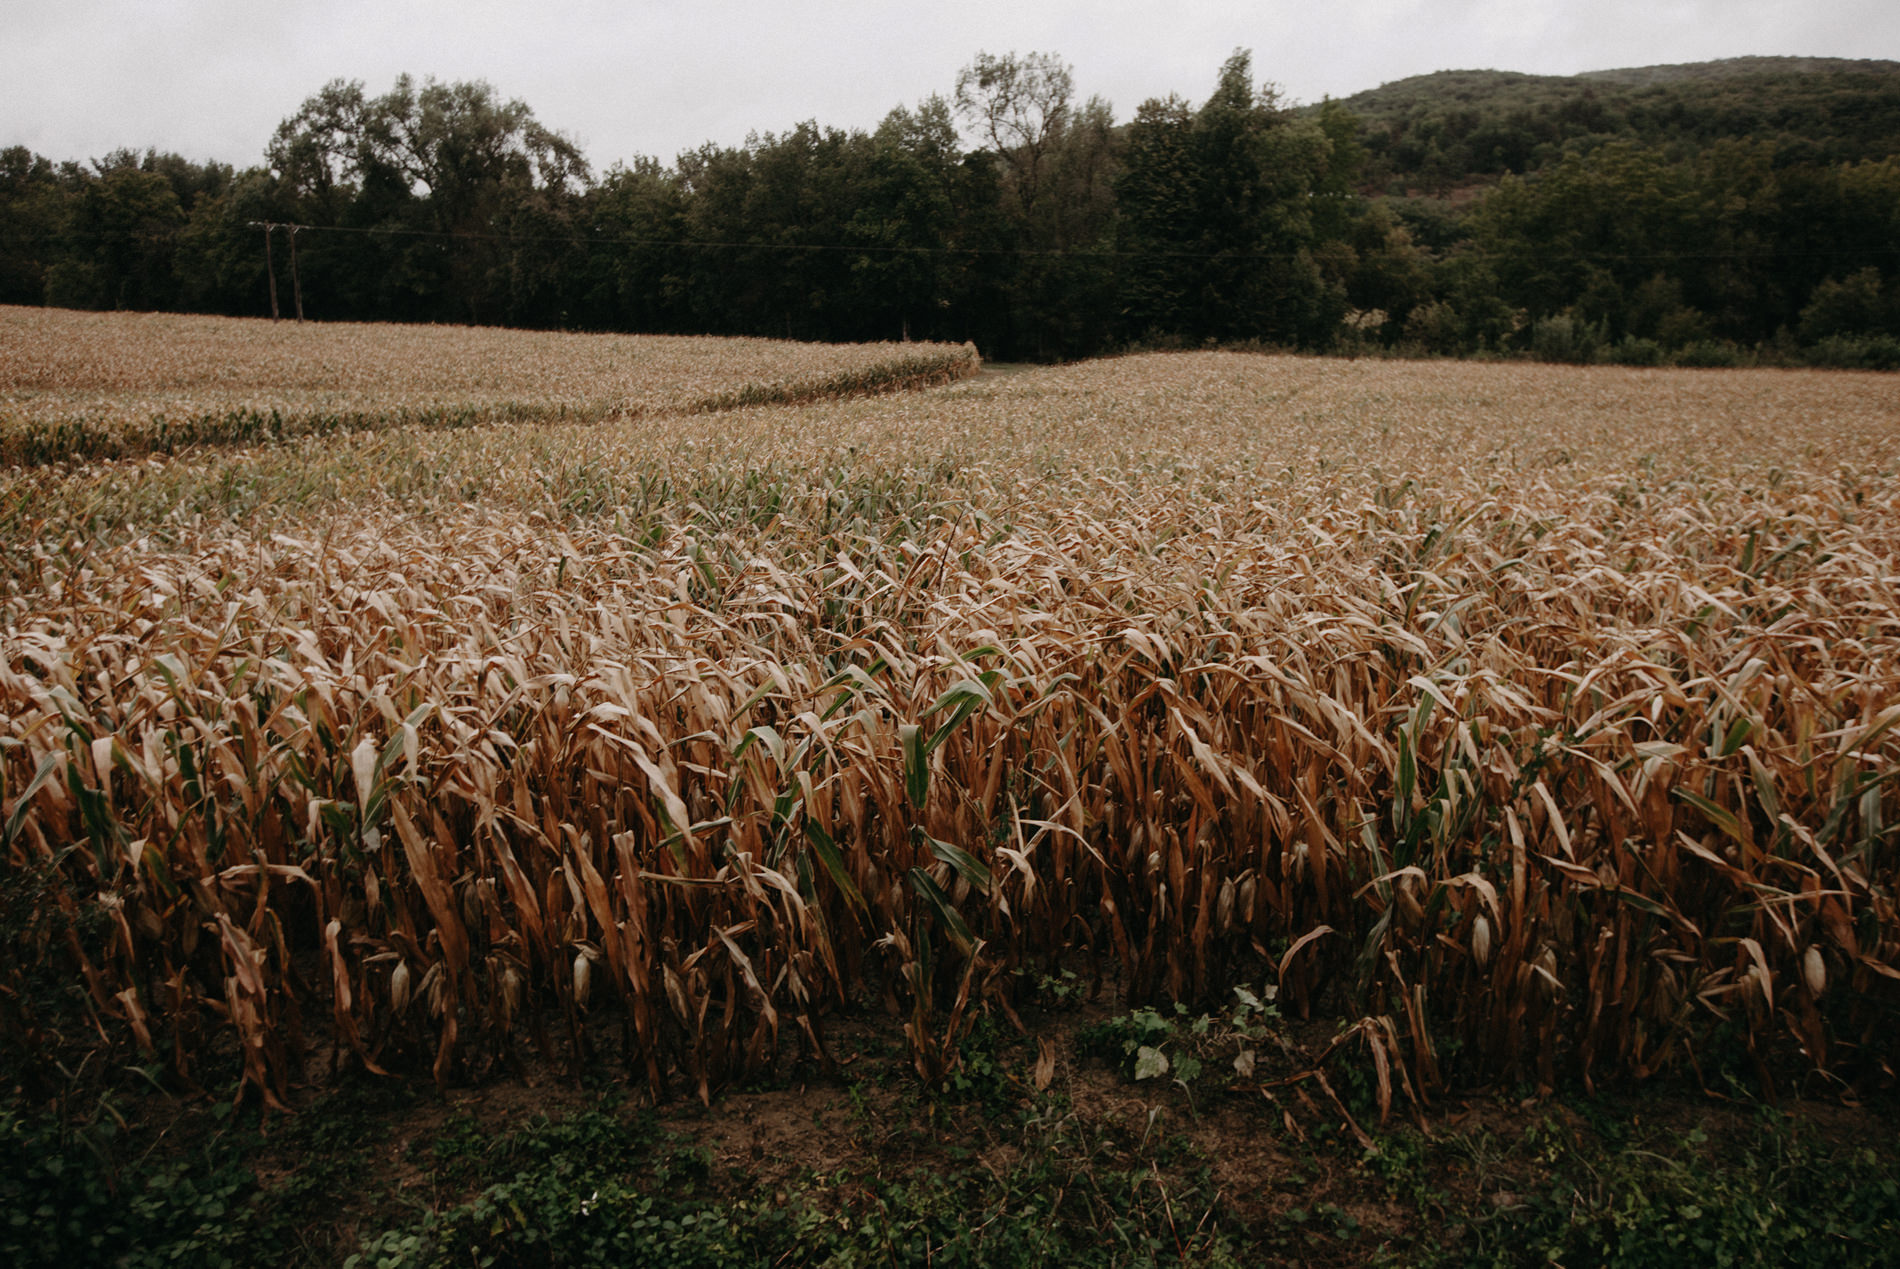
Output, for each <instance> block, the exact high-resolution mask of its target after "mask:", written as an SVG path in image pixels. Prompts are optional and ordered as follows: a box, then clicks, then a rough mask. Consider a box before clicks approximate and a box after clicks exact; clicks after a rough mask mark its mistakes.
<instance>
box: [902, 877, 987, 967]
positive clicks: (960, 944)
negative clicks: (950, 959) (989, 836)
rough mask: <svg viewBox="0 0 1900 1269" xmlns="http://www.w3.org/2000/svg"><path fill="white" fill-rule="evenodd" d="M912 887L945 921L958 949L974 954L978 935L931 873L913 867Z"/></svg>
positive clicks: (966, 954)
mask: <svg viewBox="0 0 1900 1269" xmlns="http://www.w3.org/2000/svg"><path fill="white" fill-rule="evenodd" d="M910 887H911V889H913V890H915V891H916V892H917V894H918V897H919V898H921V899H922V900H923V901H924V902H925V903H926V904H928V905H929V906H930V908H931V910H932V911H934V912H935V913H936V914H937V919H938V920H939V921H941V922H943V928H944V933H946V934H948V935H949V936H950V941H951V942H952V943H955V944H956V945H957V950H958V951H960V952H962V953H963V954H964V955H965V956H969V955H970V954H972V953H973V952H974V951H975V949H976V937H975V936H974V935H972V934H971V933H970V927H969V926H967V925H965V924H964V923H963V918H962V916H960V915H959V914H958V913H957V909H956V905H954V904H952V903H951V902H950V896H949V895H947V894H945V893H944V892H943V889H942V888H941V887H940V886H938V885H937V883H936V882H934V881H932V880H931V879H930V874H929V873H927V872H925V871H924V870H923V869H921V868H913V869H911V870H910Z"/></svg>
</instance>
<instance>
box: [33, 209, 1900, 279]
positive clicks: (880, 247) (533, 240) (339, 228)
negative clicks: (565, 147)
mask: <svg viewBox="0 0 1900 1269" xmlns="http://www.w3.org/2000/svg"><path fill="white" fill-rule="evenodd" d="M245 223H246V224H247V225H248V226H250V227H252V228H261V227H265V226H266V225H268V226H269V227H271V228H275V229H284V230H287V231H289V232H290V233H291V235H292V250H293V272H294V258H295V257H294V252H295V234H297V233H317V234H354V235H358V236H363V237H400V238H435V239H444V240H447V241H449V242H488V243H500V244H505V245H512V244H520V245H530V244H532V245H556V246H571V247H664V248H676V249H680V250H710V251H768V252H796V251H806V252H835V253H843V254H850V255H926V256H1032V257H1048V258H1063V259H1081V260H1146V259H1182V260H1296V259H1299V258H1300V256H1301V254H1302V253H1301V252H1297V251H1246V250H1236V249H1231V248H1229V249H1220V250H1212V251H1188V250H1182V249H1178V248H1146V249H1141V250H1116V249H1108V248H1064V247H981V246H924V245H914V244H890V243H848V242H740V241H730V240H722V239H704V238H639V237H631V236H626V235H618V234H615V235H600V234H594V235H585V234H509V233H494V232H484V231H480V230H459V229H457V230H450V229H417V228H413V227H410V226H406V225H304V224H295V223H290V222H284V221H277V222H266V221H256V220H253V221H247V222H245ZM129 236H131V235H130V234H114V233H108V232H95V233H85V232H78V233H71V234H38V235H19V236H7V237H4V238H0V242H8V243H18V242H66V241H72V240H74V239H86V238H95V239H97V238H118V237H129ZM1421 250H1422V251H1430V250H1431V249H1430V248H1421ZM1433 254H1437V255H1439V257H1440V258H1447V257H1450V256H1467V257H1469V256H1478V257H1483V258H1491V259H1515V260H1606V261H1607V260H1624V261H1651V260H1776V259H1860V258H1864V257H1868V256H1892V255H1900V247H1852V248H1814V249H1805V250H1793V249H1787V248H1767V249H1756V250H1747V251H1736V250H1730V251H1538V250H1532V251H1516V250H1511V249H1487V248H1482V247H1475V246H1472V245H1470V244H1467V243H1459V244H1454V245H1453V246H1452V247H1451V248H1450V249H1449V250H1448V251H1445V252H1443V253H1433Z"/></svg>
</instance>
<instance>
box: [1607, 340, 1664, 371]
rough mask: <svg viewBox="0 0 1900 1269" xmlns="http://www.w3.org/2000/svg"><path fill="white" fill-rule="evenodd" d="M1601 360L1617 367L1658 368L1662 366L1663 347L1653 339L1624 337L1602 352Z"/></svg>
mask: <svg viewBox="0 0 1900 1269" xmlns="http://www.w3.org/2000/svg"><path fill="white" fill-rule="evenodd" d="M1603 360H1605V361H1608V362H1614V363H1615V364H1616V365H1619V366H1660V365H1662V364H1663V346H1662V345H1661V344H1659V343H1657V342H1656V341H1655V340H1653V339H1639V338H1637V337H1636V336H1634V335H1625V336H1624V337H1623V338H1622V339H1619V340H1618V341H1616V343H1614V344H1612V345H1611V346H1610V347H1608V348H1606V349H1604V350H1603Z"/></svg>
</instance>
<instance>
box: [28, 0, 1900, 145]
mask: <svg viewBox="0 0 1900 1269" xmlns="http://www.w3.org/2000/svg"><path fill="white" fill-rule="evenodd" d="M1235 48H1250V49H1252V50H1253V53H1254V67H1255V70H1256V72H1257V74H1258V76H1259V77H1260V78H1263V79H1269V80H1272V81H1274V82H1276V83H1277V84H1279V85H1280V86H1281V87H1282V89H1283V90H1284V91H1285V92H1286V93H1287V94H1288V95H1290V96H1291V97H1292V98H1293V99H1295V100H1297V101H1317V100H1319V98H1320V97H1321V96H1323V95H1327V94H1331V95H1332V96H1336V97H1341V96H1348V95H1350V94H1352V93H1354V92H1358V91H1359V90H1361V89H1365V88H1372V87H1375V86H1377V85H1378V84H1380V83H1383V82H1386V81H1388V80H1394V79H1402V78H1404V77H1406V76H1408V75H1417V74H1422V73H1425V72H1428V71H1434V70H1445V69H1454V68H1456V69H1462V68H1472V67H1488V68H1495V69H1500V70H1521V71H1533V72H1538V73H1542V74H1570V73H1574V72H1577V71H1584V70H1601V69H1608V68H1612V67H1620V66H1647V65H1653V64H1656V63H1662V62H1691V61H1704V60H1707V59H1711V58H1720V57H1737V56H1743V55H1747V54H1769V55H1778V54H1793V55H1804V56H1827V57H1869V58H1889V59H1900V0H1325V2H1321V0H1266V2H1262V3H1252V4H1247V3H1213V2H1211V0H1207V2H1204V0H1177V2H1176V3H1173V4H1160V3H1145V2H1144V3H1137V2H1135V0H975V2H971V3H947V2H944V0H937V2H934V3H933V2H930V0H924V2H923V3H917V2H915V0H913V2H909V3H895V2H893V0H833V2H830V3H813V2H811V0H699V2H697V3H688V2H686V0H620V2H618V3H616V2H614V0H542V2H540V3H535V4H528V3H519V2H517V0H0V66H4V67H5V68H6V70H5V73H4V75H0V146H6V145H25V146H28V147H30V148H31V149H33V150H36V151H38V152H39V153H41V154H45V155H48V156H49V157H52V158H55V159H66V158H75V159H89V158H95V157H99V156H102V155H104V154H106V153H107V152H109V151H111V150H113V149H116V148H118V147H121V146H130V147H134V148H137V149H144V148H146V147H148V146H156V147H157V148H159V149H161V150H174V151H177V152H179V153H181V154H183V155H185V156H186V157H187V158H191V159H195V160H200V161H202V160H205V159H218V160H222V161H224V162H228V163H234V164H237V165H238V166H240V167H242V166H246V165H249V164H252V163H257V162H260V161H261V159H262V156H263V152H264V147H265V145H266V143H267V142H268V141H269V139H270V134H271V132H272V130H273V129H274V128H275V127H276V126H277V123H278V122H279V121H280V120H282V119H283V118H284V117H285V116H287V115H290V114H293V113H294V112H295V111H296V109H297V107H298V105H299V104H300V103H301V102H302V101H303V99H304V98H306V97H308V96H309V95H310V94H312V93H314V92H315V91H316V90H317V89H318V88H320V87H322V86H323V84H324V83H325V82H327V81H329V80H331V79H338V78H341V79H360V80H362V81H364V83H365V85H366V86H367V87H368V89H369V90H370V91H371V92H372V93H379V92H382V91H385V90H386V89H387V88H388V87H389V85H390V83H391V82H392V81H393V80H394V79H395V77H396V76H397V75H398V74H400V73H402V72H404V71H408V72H410V73H411V74H413V75H415V76H417V77H418V78H422V77H425V76H435V77H436V78H438V79H445V80H448V79H485V80H487V81H488V82H489V83H491V84H493V85H494V86H495V88H496V89H497V90H498V91H499V92H500V93H501V94H502V95H503V96H504V97H518V98H520V99H522V100H523V101H526V102H527V103H528V104H529V105H530V106H531V107H532V108H533V109H534V112H535V115H536V117H537V118H539V119H540V120H541V121H542V122H543V123H544V124H546V125H548V126H550V127H552V128H555V129H557V130H558V131H561V132H563V133H565V134H567V135H568V136H570V137H572V138H574V139H575V140H577V141H578V142H579V143H580V145H581V148H582V149H583V151H584V152H585V153H586V154H587V157H588V158H589V160H590V161H591V162H592V163H593V164H594V167H595V169H596V170H602V169H605V168H606V167H608V166H610V165H611V164H612V163H614V162H615V161H618V160H624V159H628V158H631V157H632V156H634V155H637V154H649V155H655V156H657V157H659V158H662V159H665V160H668V161H670V160H671V159H672V158H673V157H674V156H675V155H677V154H678V153H679V152H681V151H682V150H687V149H691V148H693V147H695V146H697V145H699V144H701V143H702V142H705V141H716V142H719V143H721V144H727V145H737V144H739V143H741V142H743V141H744V140H745V137H746V134H747V133H748V132H751V131H761V132H765V131H782V130H784V129H785V128H788V127H790V126H791V125H793V124H796V123H798V122H799V121H801V120H805V119H816V120H817V121H818V122H820V123H821V124H828V125H832V126H837V127H847V128H869V127H873V126H875V125H876V123H877V121H878V120H879V119H880V118H882V117H883V116H884V115H885V114H886V113H887V112H888V111H889V110H890V109H891V108H892V107H893V106H897V105H909V104H914V103H915V102H917V101H918V100H920V99H922V98H924V97H927V96H929V95H930V94H931V93H942V94H944V95H945V96H946V97H947V96H948V95H949V94H950V92H951V90H952V88H953V87H954V85H955V83H956V77H957V70H958V68H960V67H962V66H964V65H966V64H967V63H968V62H969V61H970V59H971V58H972V57H973V56H974V55H975V54H976V53H977V51H978V50H986V51H989V52H992V53H1004V52H1009V51H1011V50H1014V51H1017V52H1024V53H1026V52H1030V51H1032V50H1034V51H1039V52H1052V53H1056V54H1059V55H1060V56H1061V57H1063V58H1064V59H1065V60H1067V61H1068V62H1069V63H1070V64H1071V65H1072V66H1073V67H1074V68H1075V80H1076V89H1077V92H1078V94H1079V95H1080V96H1083V97H1087V96H1091V95H1095V94H1099V95H1101V96H1103V97H1105V98H1107V99H1108V100H1109V102H1110V103H1111V104H1112V105H1113V106H1114V110H1115V117H1116V119H1118V120H1125V119H1127V118H1128V117H1129V116H1130V115H1132V114H1133V113H1134V110H1135V107H1136V106H1138V105H1140V103H1141V102H1142V101H1143V100H1145V99H1146V98H1148V97H1153V96H1163V95H1166V94H1167V93H1169V92H1177V93H1180V94H1181V95H1182V96H1184V97H1187V98H1189V99H1190V100H1193V101H1200V100H1202V99H1203V98H1205V97H1206V96H1207V94H1208V92H1209V90H1210V89H1211V88H1212V86H1213V81H1214V76H1215V72H1216V71H1217V69H1218V68H1219V66H1220V64H1221V62H1222V61H1223V60H1224V59H1225V58H1226V57H1227V55H1228V54H1229V53H1231V52H1232V51H1233V50H1234V49H1235Z"/></svg>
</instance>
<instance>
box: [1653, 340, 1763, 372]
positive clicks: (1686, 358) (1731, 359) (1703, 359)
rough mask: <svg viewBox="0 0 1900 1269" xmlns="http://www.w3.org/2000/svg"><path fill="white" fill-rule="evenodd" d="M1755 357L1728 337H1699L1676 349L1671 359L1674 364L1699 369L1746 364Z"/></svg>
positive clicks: (1670, 361)
mask: <svg viewBox="0 0 1900 1269" xmlns="http://www.w3.org/2000/svg"><path fill="white" fill-rule="evenodd" d="M1752 360H1753V359H1752V358H1750V357H1749V356H1748V354H1747V353H1745V352H1743V351H1742V349H1740V348H1739V347H1737V346H1736V345H1735V344H1733V343H1731V342H1730V341H1728V340H1726V339H1698V340H1696V341H1695V342H1694V343H1692V344H1687V345H1685V346H1683V347H1682V348H1679V349H1677V350H1676V352H1675V355H1674V356H1672V357H1671V358H1670V359H1669V364H1670V365H1673V366H1692V367H1695V368H1697V369H1721V368H1723V367H1727V366H1745V365H1748V364H1750V362H1751V361H1752Z"/></svg>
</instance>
